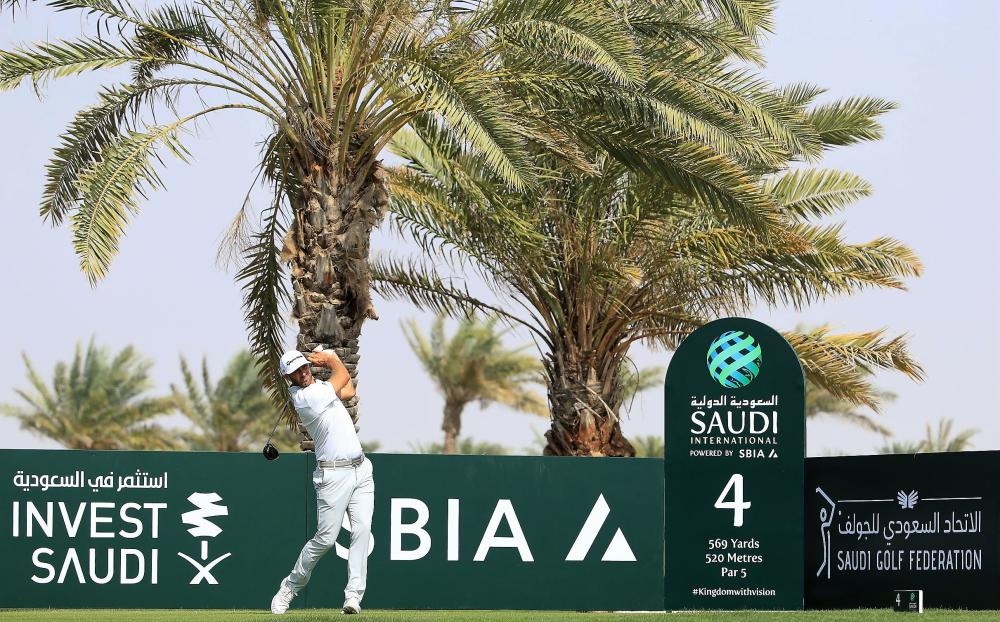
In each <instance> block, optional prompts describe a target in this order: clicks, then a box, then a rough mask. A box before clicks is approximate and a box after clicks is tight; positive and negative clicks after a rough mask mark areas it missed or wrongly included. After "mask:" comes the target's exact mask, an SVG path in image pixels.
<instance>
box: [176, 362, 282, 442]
mask: <svg viewBox="0 0 1000 622" xmlns="http://www.w3.org/2000/svg"><path fill="white" fill-rule="evenodd" d="M181 373H182V375H183V377H184V390H183V391H182V390H181V389H180V388H178V387H176V386H173V385H171V387H170V390H171V393H172V394H173V398H174V400H175V402H176V404H177V408H178V409H179V410H180V411H181V414H183V415H184V416H185V417H187V418H188V420H190V421H191V423H192V424H193V425H194V428H195V430H194V432H193V433H189V434H186V435H185V438H186V441H187V443H188V446H189V448H190V449H195V450H204V451H247V450H251V449H257V448H258V447H260V446H261V445H263V443H264V439H265V438H267V435H268V433H269V432H270V431H271V426H272V425H274V417H275V414H276V412H275V409H274V405H273V404H272V403H271V400H270V398H269V397H268V395H267V394H266V393H265V392H264V391H263V390H262V389H261V386H260V381H259V379H258V372H257V366H256V362H255V361H254V359H253V357H252V356H251V355H250V353H249V352H247V351H246V350H243V351H241V352H238V353H236V355H235V356H233V358H232V359H231V360H230V361H229V364H228V365H227V366H226V369H225V371H224V372H223V374H222V377H221V378H219V381H218V382H214V383H213V381H212V379H211V376H210V375H209V372H208V364H207V361H204V360H203V361H202V364H201V386H199V383H198V382H197V381H196V380H195V377H194V375H193V374H192V373H191V369H190V368H189V366H188V363H187V361H186V360H185V359H184V358H183V357H181ZM292 436H293V435H292V433H291V431H290V430H288V429H287V427H286V428H285V429H283V430H282V431H280V432H277V433H276V435H275V437H276V438H275V439H272V442H273V443H274V444H275V445H277V446H278V447H279V448H281V446H282V445H284V446H286V447H289V448H290V447H292V446H294V440H293V438H292Z"/></svg>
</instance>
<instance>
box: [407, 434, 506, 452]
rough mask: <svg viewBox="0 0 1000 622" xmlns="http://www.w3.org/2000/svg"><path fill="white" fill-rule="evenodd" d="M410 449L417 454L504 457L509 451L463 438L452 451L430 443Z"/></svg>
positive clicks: (488, 443) (499, 446) (502, 447)
mask: <svg viewBox="0 0 1000 622" xmlns="http://www.w3.org/2000/svg"><path fill="white" fill-rule="evenodd" d="M410 448H411V449H412V450H413V452H414V453H418V454H460V455H463V456H506V455H507V454H509V453H510V451H509V450H508V449H507V448H506V447H504V446H503V445H499V444H497V443H490V442H489V441H474V440H472V439H471V438H463V439H462V440H461V441H459V442H458V444H457V445H456V446H455V447H454V449H453V450H452V451H445V447H444V445H443V444H441V443H430V444H428V445H423V444H420V443H417V444H416V445H411V446H410Z"/></svg>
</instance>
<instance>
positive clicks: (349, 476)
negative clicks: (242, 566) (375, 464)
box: [285, 458, 375, 601]
mask: <svg viewBox="0 0 1000 622" xmlns="http://www.w3.org/2000/svg"><path fill="white" fill-rule="evenodd" d="M313 484H314V485H315V486H316V535H315V536H313V538H312V539H311V540H309V541H308V542H306V544H305V546H303V547H302V552H301V553H299V559H298V561H296V562H295V567H294V568H292V572H291V574H289V575H288V577H287V578H286V579H285V581H286V582H287V583H288V586H289V587H291V588H292V589H293V590H295V592H299V591H300V590H301V589H302V588H304V587H305V586H306V584H307V583H309V577H310V576H312V571H313V568H315V567H316V562H318V561H319V560H320V558H321V557H323V555H325V554H326V553H327V551H329V550H330V549H332V548H333V547H334V545H335V544H336V542H337V534H338V533H340V526H341V524H342V523H343V522H344V513H345V512H346V513H347V516H348V518H349V519H350V521H351V546H350V550H349V552H348V555H347V587H346V588H345V589H344V598H345V599H347V598H351V597H352V596H353V597H354V598H357V599H358V601H360V600H361V598H362V597H363V596H364V595H365V584H366V580H367V575H368V540H369V536H370V534H371V531H372V514H373V513H374V511H375V480H374V479H373V478H372V463H371V460H369V459H368V458H365V461H364V462H362V463H361V464H360V465H358V466H356V467H339V468H336V469H320V468H317V469H316V471H315V472H314V473H313Z"/></svg>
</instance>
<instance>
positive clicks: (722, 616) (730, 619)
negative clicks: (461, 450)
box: [0, 609, 998, 622]
mask: <svg viewBox="0 0 1000 622" xmlns="http://www.w3.org/2000/svg"><path fill="white" fill-rule="evenodd" d="M334 616H336V618H337V619H344V618H341V617H340V611H339V610H331V609H309V610H300V611H295V610H294V609H293V610H292V611H289V612H288V613H287V614H285V615H284V616H283V617H281V618H275V616H273V615H271V613H269V612H265V611H259V610H258V611H249V610H236V611H219V610H206V611H197V610H184V611H179V610H156V611H151V610H129V609H116V610H100V609H98V610H91V609H0V620H4V621H7V620H10V621H12V622H19V621H22V620H23V621H25V622H41V621H45V622H77V621H78V620H86V622H103V621H105V620H109V621H112V622H126V621H127V622H132V621H133V620H134V621H136V622H161V621H162V622H180V621H186V620H195V621H198V622H209V621H211V622H238V621H242V620H261V621H263V620H271V621H276V620H278V619H280V620H281V622H298V621H313V620H315V621H317V622H318V621H320V620H323V621H329V620H330V619H331V618H334ZM351 619H352V620H357V622H410V621H414V622H437V621H439V620H440V621H441V622H494V621H497V622H503V621H505V620H538V621H539V622H547V621H550V620H551V621H552V622H557V621H558V622H562V621H570V622H639V621H644V620H667V621H668V622H702V621H706V622H742V621H747V622H758V621H759V622H766V621H769V620H776V621H777V622H798V621H799V620H803V621H806V622H834V621H838V622H839V621H841V620H850V621H854V620H861V621H867V620H872V621H874V622H878V621H880V620H892V621H894V622H906V621H908V620H910V617H909V616H908V615H906V614H900V613H895V612H893V611H891V610H889V609H853V610H844V611H790V612H771V611H766V612H762V611H753V612H742V611H738V612H691V613H571V612H562V611H556V612H553V611H374V610H372V611H365V612H363V613H362V615H361V616H359V617H358V618H351ZM997 619H998V612H996V611H956V610H948V609H933V610H928V611H927V612H925V613H924V614H923V615H921V616H919V617H918V618H914V619H913V620H914V622H930V621H932V620H942V621H944V620H947V622H966V621H975V622H979V621H980V620H982V621H985V620H997Z"/></svg>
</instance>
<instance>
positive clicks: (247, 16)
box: [0, 0, 741, 420]
mask: <svg viewBox="0 0 1000 622" xmlns="http://www.w3.org/2000/svg"><path fill="white" fill-rule="evenodd" d="M22 4H23V5H25V6H27V4H29V3H25V2H22V1H21V0H0V9H4V8H10V7H16V6H20V5H22ZM47 4H48V5H49V6H51V7H52V8H53V9H55V10H58V11H70V10H72V11H78V12H79V14H80V15H81V17H82V16H87V17H89V18H91V19H88V20H81V23H82V24H85V25H87V26H85V28H86V27H88V26H89V28H90V30H89V31H88V32H86V33H85V34H84V35H83V36H82V37H81V38H79V39H75V40H66V41H60V40H56V41H42V42H37V43H32V44H26V45H22V46H19V47H17V48H15V49H12V50H7V51H0V91H2V90H8V89H13V88H15V87H17V86H18V85H20V84H21V83H22V82H24V81H26V80H27V81H30V82H31V83H32V85H33V86H35V88H36V89H41V86H42V85H43V84H44V83H45V82H46V81H48V80H50V79H56V78H63V77H67V76H73V75H77V74H82V73H86V72H90V71H96V70H104V69H113V68H118V67H127V68H128V69H129V70H130V74H129V75H130V78H129V79H128V80H127V81H126V82H124V83H121V84H115V85H109V86H106V87H104V88H103V89H102V90H101V92H100V94H99V95H98V99H97V102H96V103H95V104H94V105H93V106H91V107H88V108H85V109H83V110H81V111H80V112H79V113H78V114H77V115H76V117H75V118H74V119H73V120H72V121H71V122H70V124H69V126H68V127H67V129H66V132H65V133H64V134H63V136H62V139H61V143H60V145H59V146H58V147H56V149H55V154H54V156H53V158H52V160H51V161H50V163H49V165H48V168H47V174H46V176H47V183H46V186H45V189H44V191H43V195H42V204H41V215H42V218H43V219H44V220H45V221H46V222H48V223H50V224H52V225H53V226H57V225H61V224H63V223H64V222H66V221H67V220H68V225H69V228H70V230H71V232H72V238H73V246H74V250H75V252H76V254H77V255H78V257H79V259H80V267H81V270H82V271H83V273H84V274H85V275H86V277H87V278H88V279H89V280H90V281H91V283H92V284H93V283H96V282H97V281H99V280H100V279H102V278H103V277H104V276H105V274H106V273H107V271H108V269H109V267H110V264H111V262H112V260H113V259H114V258H115V256H116V255H117V253H118V246H119V242H120V240H121V238H122V237H123V236H124V235H125V233H126V231H127V228H128V225H129V223H130V221H131V218H132V216H133V215H135V214H137V213H138V211H139V208H140V201H141V199H142V198H143V197H145V196H146V194H147V193H149V192H152V191H155V190H159V189H161V188H162V187H163V183H162V179H161V177H160V176H159V174H158V168H159V166H160V165H161V164H162V163H163V158H164V156H165V155H166V154H170V155H172V156H174V157H175V158H177V159H180V160H182V161H187V160H188V159H189V154H188V151H187V150H186V149H185V147H184V142H183V138H184V136H185V134H184V132H185V131H187V130H190V129H194V128H195V127H196V124H198V122H199V121H201V120H203V119H205V118H206V117H209V116H214V115H216V114H221V113H224V112H230V111H242V112H244V113H246V112H251V113H255V114H257V115H259V116H260V117H262V118H263V119H265V120H266V122H267V123H269V124H270V127H271V132H270V135H268V136H266V137H263V140H262V141H261V142H262V145H263V148H262V153H261V156H260V167H259V174H258V180H260V181H262V182H263V183H265V184H266V185H267V186H269V187H270V188H271V189H272V190H273V197H274V198H273V202H272V203H271V205H270V206H269V207H267V208H266V209H264V210H263V211H262V213H261V214H260V215H259V217H256V216H255V215H254V214H252V213H251V211H250V208H249V207H248V204H247V202H246V201H244V202H243V207H242V208H241V209H240V210H238V212H237V215H236V217H235V218H234V221H233V225H232V228H231V230H230V232H229V234H228V236H227V241H228V242H227V243H226V244H224V248H223V249H221V250H223V251H228V252H230V253H233V254H235V255H238V256H239V258H240V259H239V261H240V265H241V267H240V269H239V270H238V272H237V275H236V280H237V282H238V283H239V284H240V286H241V287H242V290H243V294H244V301H243V307H244V314H245V319H246V323H247V328H248V332H249V339H250V346H251V351H252V352H253V354H254V356H255V357H256V358H257V359H258V361H259V362H260V363H261V368H262V370H263V373H262V379H263V380H264V382H265V384H267V385H268V386H269V388H270V390H271V393H272V399H273V400H274V402H275V405H276V406H281V407H285V408H286V412H287V414H288V417H289V420H293V418H294V413H293V412H292V411H291V409H288V408H287V407H286V406H285V398H286V389H285V385H284V384H283V383H282V382H280V380H279V377H278V373H277V359H278V355H279V353H280V351H281V350H282V349H283V348H282V340H283V339H282V335H283V317H284V309H285V307H286V306H290V307H291V312H292V314H293V316H294V317H295V318H296V319H297V321H298V328H299V335H298V340H297V347H299V348H300V349H306V348H311V347H313V346H314V345H316V344H319V343H322V344H324V345H326V346H330V345H332V346H334V347H335V348H336V349H337V351H338V353H339V354H340V356H341V358H342V359H343V360H344V362H345V364H346V365H347V367H348V369H349V370H350V371H351V374H352V376H356V373H357V370H356V365H357V363H358V359H359V355H358V348H359V346H358V338H359V335H360V332H361V328H362V324H363V322H364V321H365V320H366V319H375V318H377V314H376V311H375V309H374V307H373V305H372V301H371V297H370V293H369V285H368V282H369V266H368V255H369V238H370V234H371V231H372V228H373V227H375V226H376V224H377V223H378V222H379V221H380V219H381V218H382V214H383V212H384V210H385V208H386V206H387V204H388V203H387V201H388V191H389V189H388V187H387V185H386V173H385V170H384V168H383V165H382V162H381V160H380V159H379V158H380V154H381V152H382V150H383V147H385V145H386V144H387V143H388V141H389V140H390V139H391V138H392V137H393V136H395V135H396V134H397V132H399V131H400V130H401V129H402V128H404V127H407V126H408V125H413V124H418V123H435V124H437V125H438V126H439V127H442V128H447V131H448V133H449V135H450V136H451V137H452V139H453V140H454V142H455V143H457V144H459V145H461V149H462V151H463V153H465V154H466V155H469V156H470V157H475V158H476V160H477V162H478V163H479V166H481V167H482V170H483V171H484V172H489V173H490V174H491V175H493V176H494V177H495V179H497V180H499V182H500V183H502V184H504V185H505V186H509V187H510V188H522V189H525V188H527V187H529V186H531V185H532V184H533V183H535V181H536V177H537V176H536V172H535V166H534V162H533V153H532V152H531V151H530V150H529V149H528V146H527V145H528V144H529V143H531V144H537V143H543V144H545V145H548V146H549V147H552V148H560V149H569V147H568V145H569V141H568V139H566V138H565V137H564V136H562V135H561V134H560V133H559V132H558V131H557V129H553V128H554V126H553V125H552V124H550V123H547V122H543V121H544V117H545V110H543V109H541V108H538V107H531V106H528V105H527V104H526V103H525V102H523V101H522V100H520V99H516V98H512V97H510V96H509V94H508V93H509V91H510V89H511V88H513V87H514V86H516V85H520V84H530V85H532V86H533V87H534V88H536V89H537V88H542V87H544V88H546V89H547V91H548V92H549V95H550V96H552V95H554V94H553V93H552V90H553V88H555V87H557V86H561V85H563V84H575V85H577V86H578V89H579V90H580V92H581V93H584V92H586V91H587V90H588V89H589V87H588V85H589V84H590V83H591V78H592V77H593V76H596V75H608V76H612V77H613V78H614V79H615V80H616V83H617V84H619V85H620V86H626V85H628V84H630V83H631V82H632V81H633V77H634V75H635V73H636V61H635V55H634V53H633V51H632V50H631V47H630V45H629V39H628V37H627V36H626V35H627V33H625V32H624V30H623V26H622V23H621V20H620V19H618V16H617V14H616V13H615V12H614V11H613V10H612V7H609V6H608V5H606V4H605V3H604V2H603V1H602V0H546V1H544V2H538V3H530V2H529V3H525V2H520V1H514V0H497V1H495V2H484V3H464V2H451V1H450V0H264V1H260V0H187V1H184V0H175V1H172V2H167V3H162V4H161V3H157V4H156V5H155V6H152V7H140V6H133V5H132V3H129V2H125V1H124V0H47ZM719 4H721V5H730V4H741V3H739V2H733V1H732V0H719ZM28 10H30V8H29V9H28ZM551 76H560V77H561V78H560V81H559V82H558V83H556V82H550V80H549V78H550V77H551ZM518 88H520V87H518ZM571 100H573V93H572V92H569V91H567V93H566V96H565V97H564V98H562V99H561V101H562V102H563V103H562V105H561V106H560V108H561V109H563V112H565V109H566V107H567V106H568V105H569V103H570V102H571ZM591 129H592V131H598V128H591ZM248 196H249V195H248ZM234 198H238V197H234ZM258 221H259V223H260V225H259V226H254V225H252V224H251V223H254V222H258ZM286 262H287V264H288V266H289V272H290V280H291V287H290V288H289V286H288V284H287V283H286V278H287V276H286V274H285V267H284V266H285V263H286ZM317 371H320V370H317ZM348 408H349V410H350V412H351V414H352V417H354V418H355V419H356V418H357V408H356V402H351V403H349V404H348Z"/></svg>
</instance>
